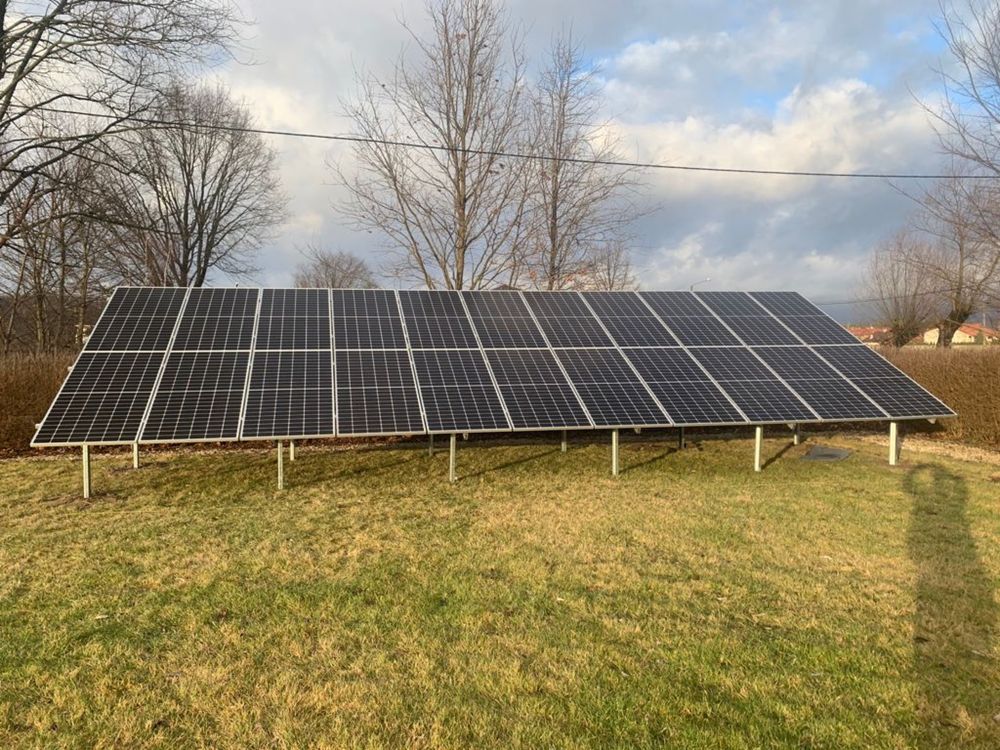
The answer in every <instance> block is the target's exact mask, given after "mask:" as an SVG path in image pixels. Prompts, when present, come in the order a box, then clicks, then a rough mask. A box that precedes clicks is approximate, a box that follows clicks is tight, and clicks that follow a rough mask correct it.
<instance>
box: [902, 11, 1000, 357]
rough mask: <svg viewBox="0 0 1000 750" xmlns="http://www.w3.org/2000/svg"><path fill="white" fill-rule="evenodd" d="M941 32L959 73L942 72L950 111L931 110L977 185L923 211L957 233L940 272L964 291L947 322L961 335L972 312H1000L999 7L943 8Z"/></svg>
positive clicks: (948, 191) (946, 191)
mask: <svg viewBox="0 0 1000 750" xmlns="http://www.w3.org/2000/svg"><path fill="white" fill-rule="evenodd" d="M939 32H940V34H941V37H942V39H943V40H944V42H945V43H946V44H947V46H948V50H949V52H950V53H951V56H952V57H953V58H954V60H955V62H956V63H957V66H955V69H954V70H955V72H951V71H949V70H947V69H942V70H941V78H942V82H943V84H944V90H945V103H944V106H943V107H942V108H941V109H936V108H934V107H931V106H929V105H928V107H927V109H928V111H929V112H931V114H932V115H933V116H934V118H935V122H936V129H937V132H938V137H939V139H940V142H941V145H942V148H943V149H944V151H945V153H946V154H948V155H949V156H950V157H951V158H952V161H953V163H954V164H956V165H957V169H958V171H959V175H960V176H966V177H970V178H972V179H970V180H967V181H963V182H962V183H960V184H958V185H956V186H954V188H941V187H939V188H937V189H936V190H934V191H932V192H931V193H930V194H928V196H927V198H926V199H924V200H922V201H921V203H922V204H923V205H924V208H925V210H926V211H927V212H928V213H929V214H930V215H931V216H932V217H933V218H934V219H935V221H937V223H938V225H939V227H943V228H947V227H950V228H951V229H950V230H946V231H945V232H944V234H946V235H948V238H947V240H946V247H945V248H943V250H945V252H944V253H943V255H942V257H941V258H940V259H939V263H938V264H935V268H936V269H937V270H938V271H940V272H941V273H942V275H943V276H945V277H946V279H947V280H948V281H949V283H951V284H952V285H956V286H959V287H962V288H959V289H957V290H956V291H955V292H954V293H953V294H954V299H953V300H952V311H951V313H952V314H950V315H949V316H948V317H947V318H946V323H947V324H948V325H953V326H955V328H957V326H958V325H960V324H961V323H962V322H964V320H965V317H962V315H963V311H964V310H965V309H970V310H973V311H974V310H975V308H976V307H977V306H980V305H981V304H983V303H984V302H985V304H987V305H997V304H1000V272H998V271H997V269H998V267H1000V228H998V227H1000V3H997V2H995V0H967V2H964V3H962V4H961V5H957V4H955V3H952V2H949V1H948V0H941V23H940V25H939ZM983 178H986V179H983ZM989 178H996V179H989ZM973 182H974V185H973ZM962 204H964V205H962ZM960 225H961V226H960ZM938 233H939V234H940V233H941V232H938ZM948 246H950V251H949V250H948ZM957 248H960V249H957ZM949 261H952V262H959V263H961V264H962V266H963V267H961V268H959V267H956V266H952V267H951V268H950V269H948V270H947V272H946V273H945V269H943V268H942V267H941V265H942V264H944V263H947V262H949ZM970 280H971V281H970ZM967 284H969V285H970V286H971V287H972V288H965V287H966V285H967ZM956 321H957V322H956ZM948 325H945V326H943V327H942V330H941V333H942V336H941V340H944V341H945V342H946V343H944V344H943V345H945V346H947V345H948V343H947V342H950V341H951V333H954V329H952V330H951V331H950V332H949V330H948ZM946 334H947V335H946Z"/></svg>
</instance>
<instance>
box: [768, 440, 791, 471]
mask: <svg viewBox="0 0 1000 750" xmlns="http://www.w3.org/2000/svg"><path fill="white" fill-rule="evenodd" d="M794 447H795V443H794V442H793V441H791V440H789V441H788V442H787V443H785V445H784V447H783V448H782V449H781V450H780V451H778V452H777V453H775V454H774V455H773V456H771V457H770V458H768V459H767V460H766V461H765V462H764V463H763V465H761V467H760V468H762V469H766V468H767V467H768V466H770V465H771V464H773V463H774V462H775V461H777V460H778V459H779V458H781V457H782V456H784V455H785V454H786V453H788V451H790V450H791V449H792V448H794Z"/></svg>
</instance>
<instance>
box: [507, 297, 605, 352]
mask: <svg viewBox="0 0 1000 750" xmlns="http://www.w3.org/2000/svg"><path fill="white" fill-rule="evenodd" d="M524 298H525V300H526V301H527V303H528V306H529V307H530V308H531V310H532V312H534V314H535V317H536V318H537V319H538V325H539V326H541V328H542V330H543V331H544V332H545V336H546V338H547V339H548V341H549V344H551V345H552V346H553V347H556V348H562V347H588V346H614V342H613V341H612V340H611V339H610V338H609V337H608V334H607V333H605V331H604V329H603V328H602V327H601V324H600V322H598V320H597V318H595V317H594V314H593V313H592V312H591V311H590V308H588V307H587V305H586V304H585V303H584V301H583V299H582V298H581V297H580V296H579V295H577V294H576V293H575V292H525V293H524Z"/></svg>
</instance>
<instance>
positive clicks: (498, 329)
mask: <svg viewBox="0 0 1000 750" xmlns="http://www.w3.org/2000/svg"><path fill="white" fill-rule="evenodd" d="M462 296H463V297H464V298H465V304H466V305H467V306H468V308H469V314H470V316H471V317H472V323H473V325H474V326H475V329H476V333H478V334H479V340H480V341H481V342H482V344H483V346H484V347H486V348H488V349H526V348H533V347H543V348H544V347H545V346H546V344H545V339H544V338H543V337H542V333H541V331H539V330H538V324H537V323H535V320H534V318H532V317H531V312H530V311H529V310H528V307H527V305H525V303H524V299H523V298H522V297H521V294H520V292H511V291H495V292H478V291H477V292H462Z"/></svg>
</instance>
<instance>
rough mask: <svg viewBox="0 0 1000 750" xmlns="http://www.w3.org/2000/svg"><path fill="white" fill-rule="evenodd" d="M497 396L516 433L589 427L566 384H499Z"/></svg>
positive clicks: (578, 403) (588, 421)
mask: <svg viewBox="0 0 1000 750" xmlns="http://www.w3.org/2000/svg"><path fill="white" fill-rule="evenodd" d="M500 394H501V395H502V396H503V400H504V403H505V404H506V405H507V411H508V413H509V414H510V420H511V423H512V424H513V426H514V429H516V430H541V429H558V428H563V429H565V428H569V427H589V426H590V420H589V419H587V415H586V413H585V412H584V411H583V409H582V408H581V407H580V402H579V400H578V399H577V397H576V394H574V393H573V389H572V388H570V387H569V385H553V384H547V385H546V384H542V385H536V384H506V385H505V384H501V385H500Z"/></svg>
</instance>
